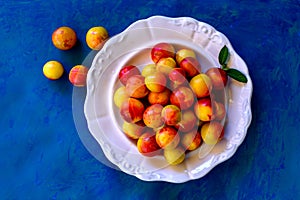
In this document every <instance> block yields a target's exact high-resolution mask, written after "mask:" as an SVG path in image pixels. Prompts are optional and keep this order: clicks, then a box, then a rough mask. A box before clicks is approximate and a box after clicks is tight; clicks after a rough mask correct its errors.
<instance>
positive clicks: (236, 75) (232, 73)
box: [226, 68, 248, 83]
mask: <svg viewBox="0 0 300 200" xmlns="http://www.w3.org/2000/svg"><path fill="white" fill-rule="evenodd" d="M226 73H227V75H228V76H229V77H231V78H233V79H235V80H237V81H239V82H242V83H247V81H248V79H247V77H246V76H245V75H244V74H243V73H242V72H240V71H239V70H237V69H232V68H230V69H227V70H226Z"/></svg>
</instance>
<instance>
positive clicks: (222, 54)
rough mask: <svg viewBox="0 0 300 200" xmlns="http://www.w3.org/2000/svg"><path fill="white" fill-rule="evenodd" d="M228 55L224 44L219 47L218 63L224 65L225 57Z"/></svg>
mask: <svg viewBox="0 0 300 200" xmlns="http://www.w3.org/2000/svg"><path fill="white" fill-rule="evenodd" d="M228 56H229V52H228V48H227V46H226V45H224V47H223V48H222V49H221V51H220V53H219V63H220V65H222V66H223V65H226V62H227V59H228Z"/></svg>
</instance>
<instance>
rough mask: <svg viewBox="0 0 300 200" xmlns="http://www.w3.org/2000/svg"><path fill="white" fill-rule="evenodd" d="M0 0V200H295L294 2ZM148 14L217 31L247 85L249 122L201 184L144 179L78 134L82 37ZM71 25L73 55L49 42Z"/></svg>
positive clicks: (298, 67)
mask: <svg viewBox="0 0 300 200" xmlns="http://www.w3.org/2000/svg"><path fill="white" fill-rule="evenodd" d="M58 2H59V1H55V0H48V1H42V0H34V1H29V0H21V1H16V0H13V1H3V0H2V1H0V30H1V32H0V41H1V47H0V51H1V52H0V94H1V97H0V99H1V100H0V112H1V118H0V153H1V159H0V199H112V198H122V199H165V198H170V199H174V198H176V197H178V198H179V199H299V198H300V181H299V179H300V173H299V168H300V157H299V150H300V145H299V143H300V134H299V122H300V114H299V113H300V103H299V102H300V86H299V85H300V1H299V0H273V1H272V0H264V1H242V0H239V1H238V0H235V1H225V0H222V1H221V0H220V1H216V0H215V1H208V0H207V1H168V2H165V1H136V0H135V1H131V0H129V1H93V2H92V1H87V2H83V1H79V0H73V1H63V2H61V3H58ZM152 15H166V16H170V17H179V16H190V17H193V18H196V19H198V20H200V21H204V22H207V23H209V24H211V25H212V26H214V27H215V28H216V29H217V30H219V31H221V32H223V33H224V34H225V35H226V36H227V37H228V38H229V39H230V41H231V42H232V45H233V47H234V48H235V50H236V51H237V52H238V53H239V55H240V56H241V57H242V58H243V59H244V60H245V61H246V63H247V65H248V68H249V71H250V75H251V78H252V80H253V84H254V92H253V98H252V111H253V120H252V123H251V126H250V128H249V130H248V134H247V137H246V139H245V141H244V142H243V144H242V145H241V146H240V148H239V149H238V151H237V152H236V154H235V155H234V156H233V157H232V158H231V159H230V160H228V161H226V162H224V163H222V164H220V165H218V166H217V167H216V168H214V169H213V170H212V171H211V172H210V173H209V174H207V175H206V176H205V177H204V178H202V179H199V180H194V181H190V182H187V183H184V184H170V183H164V182H155V183H153V182H151V183H148V182H143V181H140V180H138V179H137V178H135V177H132V176H129V175H126V174H124V173H122V172H120V171H116V170H113V169H111V168H109V167H106V166H105V165H103V164H101V163H100V162H98V161H97V160H96V159H95V158H94V157H93V156H91V155H90V154H89V152H88V151H87V150H86V149H85V147H84V146H83V144H82V143H81V140H80V139H79V137H78V134H77V131H76V128H75V125H74V121H73V116H72V86H71V84H70V83H69V82H68V80H67V75H66V74H65V75H64V77H63V78H62V79H61V80H59V81H49V80H47V79H46V78H45V77H44V76H43V74H42V66H43V65H44V63H45V62H46V61H47V60H59V61H61V62H62V63H63V64H64V66H65V68H66V71H67V72H68V71H69V70H70V69H71V67H72V66H74V65H76V64H80V63H82V61H83V59H84V58H85V56H87V54H88V53H89V52H90V50H89V49H88V47H87V46H86V44H85V33H86V31H87V30H88V29H89V28H90V27H92V26H96V25H101V26H104V27H106V28H107V30H108V31H109V33H110V35H115V34H117V33H119V32H121V31H123V30H124V29H125V28H126V27H127V26H128V25H130V24H131V23H132V22H134V21H136V20H138V19H143V18H147V17H149V16H152ZM62 25H67V26H70V27H72V28H74V29H75V30H76V32H77V34H78V38H79V39H80V41H81V42H80V43H79V45H77V46H76V48H75V49H73V50H71V51H67V52H62V51H59V50H57V49H55V48H54V47H53V46H52V43H51V34H52V32H53V30H55V29H56V28H57V27H59V26H62Z"/></svg>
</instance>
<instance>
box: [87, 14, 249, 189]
mask: <svg viewBox="0 0 300 200" xmlns="http://www.w3.org/2000/svg"><path fill="white" fill-rule="evenodd" d="M159 42H169V43H172V44H174V45H175V46H176V47H187V48H191V49H193V50H194V51H196V52H197V53H198V55H199V56H200V60H201V65H202V69H203V71H206V70H207V69H208V68H209V67H212V66H219V65H218V53H219V51H220V49H221V48H222V47H223V46H224V45H227V47H228V48H229V52H230V55H231V56H230V61H229V65H230V66H231V67H233V68H236V69H238V70H240V71H242V72H243V73H244V74H245V75H246V76H247V78H248V83H247V84H239V83H237V82H236V81H229V83H228V93H229V95H228V98H229V99H228V110H227V119H226V126H225V138H224V139H223V140H222V141H221V142H220V143H218V144H217V145H215V146H214V148H213V149H212V151H210V152H208V154H207V155H206V156H205V157H204V158H201V156H200V158H199V153H198V152H197V151H199V150H197V151H194V152H192V153H189V154H188V156H187V158H186V160H185V161H184V162H183V163H182V164H180V165H178V166H169V165H167V163H166V161H165V160H164V158H163V157H162V156H155V157H152V158H149V157H144V156H142V155H141V154H140V153H139V152H138V150H137V148H136V146H135V145H134V144H133V143H132V142H131V141H129V140H128V139H127V138H126V137H125V136H124V134H123V133H122V131H121V130H120V124H121V123H122V119H121V118H120V116H119V111H118V110H117V109H116V108H115V106H114V105H113V93H114V91H115V89H116V87H117V85H118V83H117V77H118V72H119V70H120V69H121V68H122V67H123V66H124V65H126V64H133V65H137V66H144V65H145V64H149V63H152V61H151V59H150V56H149V52H150V48H151V47H152V46H153V45H155V44H156V43H159ZM251 95H252V82H251V79H250V77H249V73H248V69H247V66H246V64H245V62H244V61H243V60H242V59H241V58H240V57H239V56H238V54H237V53H236V52H235V51H234V49H233V48H232V46H231V44H230V42H229V40H228V39H227V38H226V37H225V36H224V35H223V34H222V33H220V32H218V31H216V30H215V29H214V28H213V27H212V26H210V25H208V24H206V23H203V22H199V21H197V20H195V19H192V18H189V17H181V18H168V17H163V16H154V17H150V18H148V19H144V20H140V21H137V22H135V23H133V24H132V25H131V26H129V27H128V28H127V29H126V30H125V31H123V32H122V33H120V34H118V35H117V36H115V37H112V38H111V39H109V40H108V41H107V42H106V44H105V45H104V47H103V48H102V49H101V51H99V52H98V54H97V55H96V56H95V58H94V60H93V63H92V67H91V68H90V70H89V73H88V77H87V95H86V100H85V104H84V113H85V116H86V119H87V123H88V128H89V130H90V132H91V134H92V135H93V136H94V137H95V139H96V140H97V141H98V143H99V144H100V145H101V148H102V150H103V152H104V154H105V156H106V157H107V158H108V159H109V160H110V161H111V162H112V163H113V164H114V165H116V166H117V167H119V168H120V169H121V170H122V171H123V172H125V173H128V174H130V175H133V176H136V177H138V178H139V179H142V180H145V181H167V182H173V183H182V182H186V181H188V180H192V179H198V178H201V177H203V176H204V175H205V174H207V173H208V172H209V171H210V170H211V169H213V168H214V167H215V166H216V165H217V164H219V163H221V162H223V161H225V160H227V159H229V158H230V157H231V156H232V155H233V154H234V153H235V151H236V150H237V148H238V146H239V145H240V144H241V143H242V142H243V140H244V138H245V136H246V132H247V129H248V127H249V125H250V122H251V118H252V114H251V107H250V101H251Z"/></svg>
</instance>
